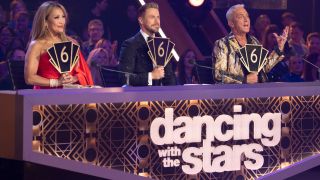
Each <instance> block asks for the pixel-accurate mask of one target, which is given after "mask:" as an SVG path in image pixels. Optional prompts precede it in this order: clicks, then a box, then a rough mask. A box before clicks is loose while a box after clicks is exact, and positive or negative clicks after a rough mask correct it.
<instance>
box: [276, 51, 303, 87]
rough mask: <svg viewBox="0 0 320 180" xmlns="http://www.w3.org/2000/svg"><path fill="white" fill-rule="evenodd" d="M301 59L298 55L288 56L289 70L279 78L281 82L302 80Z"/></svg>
mask: <svg viewBox="0 0 320 180" xmlns="http://www.w3.org/2000/svg"><path fill="white" fill-rule="evenodd" d="M302 73H303V59H302V57H299V56H291V57H290V58H289V72H288V73H287V74H285V75H284V76H283V77H282V78H281V79H282V81H283V82H304V80H303V79H302Z"/></svg>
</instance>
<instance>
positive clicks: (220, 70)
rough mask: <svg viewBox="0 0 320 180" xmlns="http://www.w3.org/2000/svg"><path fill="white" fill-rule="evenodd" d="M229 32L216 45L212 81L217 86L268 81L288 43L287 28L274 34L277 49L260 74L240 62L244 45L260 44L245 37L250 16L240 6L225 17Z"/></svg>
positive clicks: (269, 57) (230, 10)
mask: <svg viewBox="0 0 320 180" xmlns="http://www.w3.org/2000/svg"><path fill="white" fill-rule="evenodd" d="M226 17H227V21H228V25H229V27H230V28H231V33H230V34H228V35H227V36H226V37H223V38H222V39H219V40H217V41H216V42H215V46H214V49H213V57H215V80H216V82H220V83H240V84H241V83H250V84H253V83H257V82H265V81H267V76H266V73H267V72H269V71H270V70H271V69H272V68H273V67H274V66H275V65H276V64H277V63H278V62H279V61H281V60H282V59H283V58H284V56H283V55H282V52H283V48H284V44H285V42H286V41H287V36H288V28H287V27H286V28H285V29H284V31H283V33H282V35H281V36H278V35H277V34H274V36H275V37H276V39H277V42H278V47H276V48H275V50H274V51H272V52H270V53H269V56H268V60H267V63H266V65H265V67H264V68H263V70H261V71H260V73H252V72H251V73H249V72H248V71H247V70H246V69H245V67H244V66H243V65H242V63H241V61H240V53H239V52H238V50H239V49H240V48H241V47H243V46H245V45H246V44H260V43H259V41H258V40H257V39H256V38H255V37H253V36H250V35H248V32H249V30H250V18H249V14H248V12H247V11H246V9H245V8H244V5H243V4H237V5H234V6H232V7H230V8H229V10H228V11H227V14H226Z"/></svg>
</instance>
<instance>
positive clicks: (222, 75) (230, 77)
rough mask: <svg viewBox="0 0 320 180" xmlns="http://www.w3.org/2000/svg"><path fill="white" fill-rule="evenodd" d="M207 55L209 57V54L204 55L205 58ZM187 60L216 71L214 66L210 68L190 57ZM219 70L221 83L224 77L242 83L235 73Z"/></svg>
mask: <svg viewBox="0 0 320 180" xmlns="http://www.w3.org/2000/svg"><path fill="white" fill-rule="evenodd" d="M209 57H210V58H211V56H205V58H209ZM188 62H189V63H190V64H193V65H195V66H197V67H200V68H205V69H210V70H212V71H216V69H215V68H212V67H209V66H203V65H200V64H198V63H197V61H196V60H195V59H190V60H189V61H188ZM219 72H220V74H221V77H222V80H221V81H222V83H224V78H227V79H231V80H233V81H236V82H238V83H242V81H241V80H239V79H241V78H240V77H237V76H236V75H232V74H228V73H227V72H226V71H222V70H220V71H219Z"/></svg>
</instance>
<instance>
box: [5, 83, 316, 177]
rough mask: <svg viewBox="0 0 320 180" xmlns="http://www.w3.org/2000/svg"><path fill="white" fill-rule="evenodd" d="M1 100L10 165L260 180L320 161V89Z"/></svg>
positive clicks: (204, 88)
mask: <svg viewBox="0 0 320 180" xmlns="http://www.w3.org/2000/svg"><path fill="white" fill-rule="evenodd" d="M0 97H1V102H0V104H1V110H0V111H1V116H2V118H1V124H0V135H1V137H0V146H1V149H0V156H1V157H7V158H12V159H20V160H23V161H28V162H34V163H39V164H43V165H48V166H52V167H58V168H62V169H67V170H71V171H75V172H80V173H84V174H89V175H93V176H97V177H102V178H109V179H118V178H131V179H132V178H137V179H139V178H142V177H140V176H144V177H150V178H154V179H189V178H195V179H235V178H239V177H242V178H244V179H255V178H258V177H263V176H265V175H267V174H270V173H274V172H276V171H277V170H280V169H282V168H284V167H286V166H290V165H293V164H295V163H297V162H299V161H301V160H303V159H305V158H308V157H312V156H315V155H317V154H318V153H319V152H320V145H319V140H320V83H319V82H314V83H265V84H254V85H248V84H244V85H231V84H229V85H227V84H225V85H190V86H170V87H126V88H101V89H57V90H53V89H51V90H19V91H2V92H0ZM136 175H140V176H136Z"/></svg>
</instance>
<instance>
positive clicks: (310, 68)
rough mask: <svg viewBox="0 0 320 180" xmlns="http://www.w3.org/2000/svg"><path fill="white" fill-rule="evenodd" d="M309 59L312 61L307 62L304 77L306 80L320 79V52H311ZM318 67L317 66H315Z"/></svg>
mask: <svg viewBox="0 0 320 180" xmlns="http://www.w3.org/2000/svg"><path fill="white" fill-rule="evenodd" d="M307 61H308V62H310V63H312V64H313V65H312V64H310V63H307V62H306V63H305V66H304V67H305V69H304V74H303V78H304V80H305V81H316V80H320V79H319V76H320V75H319V73H320V72H319V69H318V67H320V54H318V53H314V54H310V55H309V56H308V57H307ZM314 65H315V66H317V67H315V66H314Z"/></svg>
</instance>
